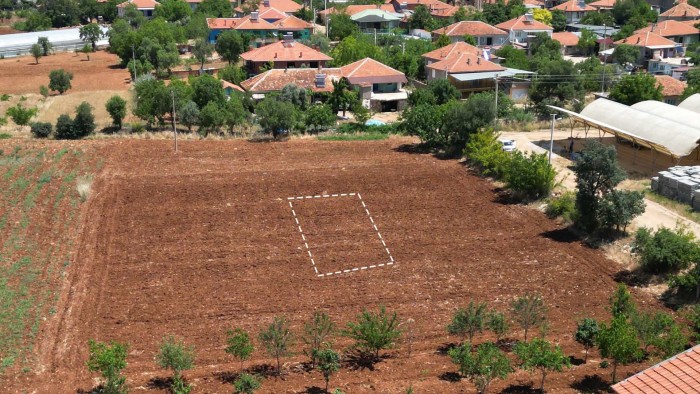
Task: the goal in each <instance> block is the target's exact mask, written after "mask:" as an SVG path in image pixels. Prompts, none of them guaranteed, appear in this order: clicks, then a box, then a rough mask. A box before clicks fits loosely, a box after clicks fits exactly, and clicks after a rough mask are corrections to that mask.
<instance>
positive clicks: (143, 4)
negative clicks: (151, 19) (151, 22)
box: [117, 0, 160, 10]
mask: <svg viewBox="0 0 700 394" xmlns="http://www.w3.org/2000/svg"><path fill="white" fill-rule="evenodd" d="M129 4H133V5H135V6H136V8H137V9H139V10H140V9H154V8H156V6H157V5H160V3H159V2H157V1H155V0H129V1H125V2H123V3H121V4H117V8H124V7H126V6H127V5H129Z"/></svg>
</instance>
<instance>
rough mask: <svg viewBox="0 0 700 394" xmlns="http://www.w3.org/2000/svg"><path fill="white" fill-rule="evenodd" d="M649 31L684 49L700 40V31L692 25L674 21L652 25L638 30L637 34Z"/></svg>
mask: <svg viewBox="0 0 700 394" xmlns="http://www.w3.org/2000/svg"><path fill="white" fill-rule="evenodd" d="M699 23H700V22H699ZM648 31H649V32H653V33H656V34H658V35H660V36H661V37H665V38H668V39H669V40H671V41H674V42H676V43H678V44H681V46H682V48H684V49H685V48H686V47H687V46H688V45H690V44H692V43H695V42H698V40H699V39H700V29H698V28H696V27H695V26H693V25H692V24H690V23H683V22H678V21H675V20H673V19H669V20H665V21H662V22H658V23H652V24H651V25H649V26H647V27H645V28H643V29H639V30H637V31H636V32H635V33H646V32H648Z"/></svg>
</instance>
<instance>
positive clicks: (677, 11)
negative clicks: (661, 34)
mask: <svg viewBox="0 0 700 394" xmlns="http://www.w3.org/2000/svg"><path fill="white" fill-rule="evenodd" d="M697 19H700V10H699V9H697V8H695V7H693V6H692V5H690V4H688V0H678V3H677V4H676V5H675V6H673V7H671V8H670V9H668V10H667V11H666V12H662V13H661V14H659V19H658V22H663V21H667V20H674V21H694V20H697Z"/></svg>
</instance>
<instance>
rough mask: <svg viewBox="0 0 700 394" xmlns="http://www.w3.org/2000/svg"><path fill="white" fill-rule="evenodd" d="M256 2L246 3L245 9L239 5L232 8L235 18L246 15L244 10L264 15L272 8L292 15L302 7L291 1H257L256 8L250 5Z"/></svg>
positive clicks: (253, 0)
mask: <svg viewBox="0 0 700 394" xmlns="http://www.w3.org/2000/svg"><path fill="white" fill-rule="evenodd" d="M255 1H256V0H252V1H250V2H246V3H245V4H246V7H241V6H240V3H239V6H238V7H236V8H234V9H233V10H234V11H235V12H236V14H237V16H239V17H241V16H244V15H245V14H246V8H247V9H248V10H253V9H254V10H255V11H257V12H259V13H260V14H262V13H264V12H265V11H267V9H268V8H274V9H275V10H277V11H281V12H283V13H285V14H287V15H292V14H293V13H295V12H297V11H299V10H300V9H302V8H303V6H302V5H301V4H299V3H297V2H295V1H293V0H262V1H259V0H257V6H256V5H254V4H251V3H254V2H255Z"/></svg>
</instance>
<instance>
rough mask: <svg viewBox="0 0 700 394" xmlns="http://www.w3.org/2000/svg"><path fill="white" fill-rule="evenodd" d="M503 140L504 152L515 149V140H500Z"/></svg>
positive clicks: (502, 147)
mask: <svg viewBox="0 0 700 394" xmlns="http://www.w3.org/2000/svg"><path fill="white" fill-rule="evenodd" d="M499 141H500V142H501V149H503V151H504V152H512V151H514V150H515V140H505V139H503V140H499Z"/></svg>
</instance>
